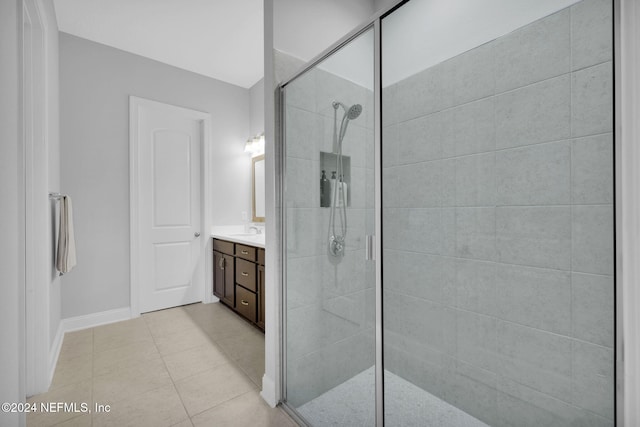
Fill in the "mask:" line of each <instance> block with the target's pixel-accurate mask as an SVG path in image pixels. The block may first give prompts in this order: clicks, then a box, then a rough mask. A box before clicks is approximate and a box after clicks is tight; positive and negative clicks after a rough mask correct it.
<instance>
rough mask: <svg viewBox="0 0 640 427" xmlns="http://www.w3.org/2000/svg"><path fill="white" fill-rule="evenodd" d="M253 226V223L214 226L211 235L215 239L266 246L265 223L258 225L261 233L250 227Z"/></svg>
mask: <svg viewBox="0 0 640 427" xmlns="http://www.w3.org/2000/svg"><path fill="white" fill-rule="evenodd" d="M252 226H253V225H250V226H244V225H229V226H217V227H212V228H211V237H213V238H215V239H222V240H227V241H229V242H234V243H241V244H243V245H249V246H256V247H258V248H264V238H265V236H264V225H262V226H260V225H258V226H257V227H258V228H260V229H261V233H260V234H256V231H255V230H254V229H249V227H252Z"/></svg>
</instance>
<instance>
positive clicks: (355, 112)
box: [347, 104, 362, 120]
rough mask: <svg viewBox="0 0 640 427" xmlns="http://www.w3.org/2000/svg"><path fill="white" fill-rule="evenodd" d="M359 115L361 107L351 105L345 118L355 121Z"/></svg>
mask: <svg viewBox="0 0 640 427" xmlns="http://www.w3.org/2000/svg"><path fill="white" fill-rule="evenodd" d="M360 113H362V105H360V104H353V105H352V106H351V108H349V109H348V110H347V118H348V119H349V120H355V119H357V118H358V117H359V116H360Z"/></svg>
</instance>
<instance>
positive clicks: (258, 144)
mask: <svg viewBox="0 0 640 427" xmlns="http://www.w3.org/2000/svg"><path fill="white" fill-rule="evenodd" d="M244 152H245V153H251V157H255V156H259V155H260V154H264V132H262V133H260V134H258V135H256V136H254V137H253V138H249V139H247V142H245V144H244Z"/></svg>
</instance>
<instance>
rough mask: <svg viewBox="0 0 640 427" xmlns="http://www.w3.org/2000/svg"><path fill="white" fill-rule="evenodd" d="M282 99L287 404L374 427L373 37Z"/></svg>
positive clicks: (327, 421)
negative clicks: (370, 242)
mask: <svg viewBox="0 0 640 427" xmlns="http://www.w3.org/2000/svg"><path fill="white" fill-rule="evenodd" d="M283 90H284V106H283V109H284V118H285V123H284V133H285V138H284V162H285V168H284V170H285V171H286V173H285V177H284V187H285V188H284V200H285V202H284V206H283V209H286V214H285V218H286V220H285V224H284V228H285V230H286V245H285V246H286V249H285V250H286V253H285V258H286V263H285V269H284V275H285V289H286V291H285V299H284V305H285V307H284V310H285V334H286V335H285V343H286V344H285V348H284V351H285V357H286V364H285V366H286V368H285V371H286V372H285V387H286V389H285V396H286V403H287V405H288V406H289V407H290V408H293V409H295V410H296V412H297V414H299V415H300V416H302V417H303V418H304V419H305V420H306V421H307V422H308V423H310V424H311V425H314V426H323V425H346V424H349V425H372V424H373V423H374V420H375V402H374V400H375V383H374V370H373V367H374V363H375V334H374V325H375V324H374V317H375V294H374V286H375V278H374V274H375V271H374V261H372V260H367V257H366V253H365V252H366V251H365V249H366V245H367V236H370V235H373V234H374V182H373V179H374V173H373V172H374V169H373V168H374V165H373V159H374V151H373V150H374V143H373V141H374V133H373V129H374V128H373V126H374V123H373V119H374V113H373V104H374V102H373V34H372V30H367V31H364V32H363V33H362V34H361V35H359V36H358V37H357V38H355V39H354V40H352V41H351V42H349V43H348V44H346V45H345V46H343V47H342V48H340V49H339V50H337V51H336V52H335V53H333V54H332V55H331V56H329V57H328V58H327V59H326V60H324V61H322V62H320V63H318V64H316V65H315V66H314V67H312V68H310V69H309V70H307V71H306V72H305V73H304V74H302V75H300V76H299V77H297V78H296V79H294V80H292V81H291V82H289V83H288V84H287V85H286V86H285V87H284V89H283Z"/></svg>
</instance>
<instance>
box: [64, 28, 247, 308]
mask: <svg viewBox="0 0 640 427" xmlns="http://www.w3.org/2000/svg"><path fill="white" fill-rule="evenodd" d="M60 94H61V117H60V121H61V180H62V186H61V187H62V190H63V191H64V192H65V193H67V194H69V195H70V196H71V197H72V199H73V203H74V220H75V232H76V247H77V252H78V255H77V257H78V265H77V267H76V268H75V269H74V270H73V271H72V272H71V273H69V274H68V275H66V276H65V277H64V280H63V282H64V285H63V289H62V317H63V318H68V317H74V316H80V315H85V314H90V313H96V312H101V311H105V310H110V309H117V308H122V307H128V306H129V295H130V285H129V95H135V96H139V97H143V98H148V99H153V100H156V101H160V102H165V103H168V104H173V105H178V106H182V107H186V108H192V109H195V110H200V111H205V112H208V113H211V115H212V121H213V135H212V141H213V146H214V152H215V160H214V164H213V171H212V172H213V175H214V180H215V185H214V186H213V193H212V194H210V195H209V196H210V197H211V198H212V199H213V218H212V221H213V224H214V225H226V224H238V223H241V222H242V218H241V212H242V211H247V212H250V208H251V205H250V200H251V198H250V191H251V187H250V174H249V171H250V167H251V159H250V157H249V156H247V155H246V154H244V152H243V150H244V141H246V139H247V137H248V135H249V132H250V124H249V116H250V105H249V91H248V90H247V89H243V88H240V87H237V86H233V85H230V84H227V83H223V82H221V81H217V80H213V79H210V78H207V77H204V76H201V75H198V74H194V73H191V72H187V71H184V70H181V69H178V68H174V67H171V66H168V65H165V64H161V63H159V62H156V61H153V60H149V59H146V58H143V57H140V56H137V55H133V54H130V53H126V52H123V51H120V50H117V49H113V48H110V47H108V46H104V45H100V44H97V43H94V42H91V41H88V40H84V39H80V38H77V37H74V36H71V35H68V34H64V33H61V34H60Z"/></svg>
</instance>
